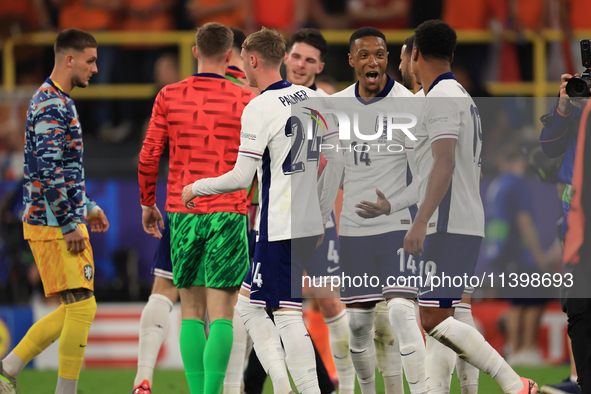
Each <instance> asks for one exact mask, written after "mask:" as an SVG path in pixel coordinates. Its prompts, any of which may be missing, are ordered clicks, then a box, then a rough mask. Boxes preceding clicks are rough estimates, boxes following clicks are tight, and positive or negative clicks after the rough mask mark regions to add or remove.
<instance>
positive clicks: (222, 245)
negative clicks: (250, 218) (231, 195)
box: [168, 212, 250, 289]
mask: <svg viewBox="0 0 591 394" xmlns="http://www.w3.org/2000/svg"><path fill="white" fill-rule="evenodd" d="M168 218H169V219H170V250H171V252H170V255H171V258H172V276H173V279H174V284H175V285H176V287H177V288H179V289H182V288H184V287H189V286H206V287H214V288H223V287H235V286H240V284H241V283H242V279H244V276H245V275H246V273H247V271H248V268H249V266H250V264H249V257H248V239H247V235H246V215H240V214H237V213H230V212H217V213H208V214H203V215H195V214H190V213H176V212H169V213H168Z"/></svg>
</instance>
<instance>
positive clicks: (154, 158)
mask: <svg viewBox="0 0 591 394" xmlns="http://www.w3.org/2000/svg"><path fill="white" fill-rule="evenodd" d="M165 95H166V87H165V88H163V89H162V90H161V91H160V93H159V94H158V96H157V97H156V100H155V101H154V107H153V108H152V117H151V118H150V123H149V125H148V131H147V133H146V138H145V139H144V144H143V146H142V150H141V152H140V162H139V166H138V180H139V185H140V199H141V204H142V205H144V206H152V205H154V204H156V181H157V180H158V165H159V164H160V156H161V155H162V152H163V151H164V148H165V146H166V143H167V142H168V122H167V121H166V110H165Z"/></svg>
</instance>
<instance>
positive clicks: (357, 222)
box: [331, 77, 422, 237]
mask: <svg viewBox="0 0 591 394" xmlns="http://www.w3.org/2000/svg"><path fill="white" fill-rule="evenodd" d="M358 89H359V82H357V83H355V84H353V85H351V86H349V87H348V88H346V89H345V90H343V91H341V92H338V93H335V94H334V95H332V96H331V98H335V99H334V100H333V101H332V104H333V105H334V106H336V107H337V108H338V109H340V110H342V111H345V112H346V113H347V114H348V116H349V118H350V119H353V116H354V114H358V117H357V119H358V123H359V124H358V128H359V131H360V133H361V134H364V135H372V134H376V133H379V132H380V131H382V135H381V136H380V138H378V139H376V140H373V141H370V140H367V141H365V140H362V139H360V138H359V137H358V136H356V135H355V134H354V133H351V139H350V140H345V139H341V140H340V144H341V148H342V152H343V154H344V158H345V177H344V180H343V191H344V194H343V210H342V212H341V221H340V225H339V226H340V227H339V234H340V235H344V236H349V237H360V236H371V235H378V234H385V233H388V232H391V231H401V230H408V229H409V228H410V224H411V220H412V218H411V209H410V208H409V209H403V210H401V211H398V212H395V213H393V214H391V215H389V216H386V215H383V216H380V217H377V218H373V219H364V218H362V217H360V216H359V215H357V213H356V212H355V211H356V210H357V208H356V207H355V205H356V204H359V203H360V202H361V201H362V200H365V201H376V199H377V196H376V189H379V190H380V191H381V192H382V193H384V195H385V196H386V199H388V200H391V199H393V198H394V197H396V195H398V194H399V193H400V192H402V191H403V190H404V189H405V188H406V187H407V186H408V184H410V182H411V181H412V176H411V171H410V167H409V163H408V160H407V151H406V149H405V148H406V146H407V145H409V141H408V137H406V135H405V134H404V133H403V132H402V131H401V130H393V131H392V139H387V132H386V127H387V119H386V118H384V117H379V116H378V115H380V114H385V113H387V112H391V113H406V114H412V115H414V116H415V117H418V116H419V115H420V105H421V102H422V101H421V99H419V98H414V95H413V94H412V93H411V92H410V91H409V90H408V89H406V88H405V87H404V86H402V85H401V84H399V83H396V82H395V81H394V80H393V79H392V78H390V77H388V83H387V84H386V86H385V87H384V89H383V90H382V91H381V92H380V93H379V94H378V95H377V96H376V97H375V98H372V99H371V100H368V101H365V100H364V99H362V98H361V97H359V93H358ZM408 122H409V119H404V120H401V123H408ZM409 131H410V132H411V133H414V128H411V129H410V130H409Z"/></svg>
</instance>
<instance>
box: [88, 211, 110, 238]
mask: <svg viewBox="0 0 591 394" xmlns="http://www.w3.org/2000/svg"><path fill="white" fill-rule="evenodd" d="M86 220H87V221H88V224H89V225H90V230H91V231H92V232H93V233H104V232H105V231H107V230H108V229H109V220H108V219H107V215H105V211H103V210H102V209H100V208H99V207H98V206H97V207H94V208H92V210H91V211H90V212H89V213H88V217H87V218H86Z"/></svg>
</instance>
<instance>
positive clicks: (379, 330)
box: [373, 301, 404, 394]
mask: <svg viewBox="0 0 591 394" xmlns="http://www.w3.org/2000/svg"><path fill="white" fill-rule="evenodd" d="M373 328H374V338H373V340H374V345H375V347H376V358H377V361H378V370H379V371H380V373H381V374H382V378H383V379H384V389H385V392H386V394H398V393H404V382H403V377H402V358H401V356H400V346H399V341H398V337H396V334H394V332H393V331H392V326H391V325H390V318H389V317H388V307H387V306H386V302H385V301H382V302H379V303H378V304H377V305H376V315H375V318H374V321H373Z"/></svg>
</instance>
